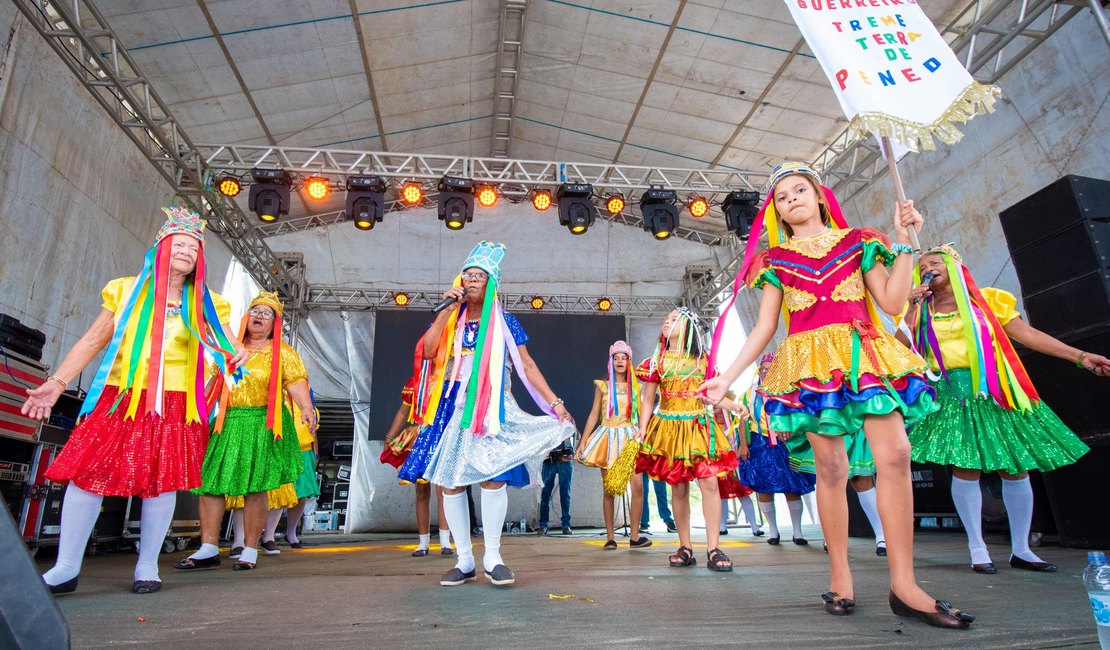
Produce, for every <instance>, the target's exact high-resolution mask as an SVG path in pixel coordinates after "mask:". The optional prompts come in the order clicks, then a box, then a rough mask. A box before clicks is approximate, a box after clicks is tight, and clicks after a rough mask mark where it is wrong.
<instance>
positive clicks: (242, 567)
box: [231, 560, 256, 571]
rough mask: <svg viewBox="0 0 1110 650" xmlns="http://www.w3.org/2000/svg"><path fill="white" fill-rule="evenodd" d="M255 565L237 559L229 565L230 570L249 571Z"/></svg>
mask: <svg viewBox="0 0 1110 650" xmlns="http://www.w3.org/2000/svg"><path fill="white" fill-rule="evenodd" d="M255 566H256V564H255V563H254V562H244V561H242V560H239V561H238V562H236V563H235V564H233V565H231V570H232V571H250V570H251V569H253V568H254V567H255Z"/></svg>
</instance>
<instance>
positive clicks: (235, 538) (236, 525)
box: [231, 508, 246, 548]
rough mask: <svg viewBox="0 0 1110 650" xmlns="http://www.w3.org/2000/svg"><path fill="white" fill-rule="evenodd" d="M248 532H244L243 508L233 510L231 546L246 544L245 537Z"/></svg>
mask: <svg viewBox="0 0 1110 650" xmlns="http://www.w3.org/2000/svg"><path fill="white" fill-rule="evenodd" d="M245 537H246V533H244V532H243V509H242V508H239V509H238V510H232V511H231V548H243V547H244V546H246V543H244V539H245Z"/></svg>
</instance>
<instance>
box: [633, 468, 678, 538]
mask: <svg viewBox="0 0 1110 650" xmlns="http://www.w3.org/2000/svg"><path fill="white" fill-rule="evenodd" d="M640 476H642V477H644V509H643V510H641V511H640V527H641V528H645V527H647V525H648V523H650V520H651V513H650V512H649V511H648V481H651V483H652V484H653V485H654V487H655V504H656V506H657V509H658V510H659V518H660V519H662V520H663V523H664V524H666V525H668V526H670V527H671V528H674V517H673V516H672V515H671V508H670V506H669V505H668V504H667V484H666V483H664V482H663V481H655V480H652V479H649V478H648V475H647V474H646V473H644V474H641V475H640Z"/></svg>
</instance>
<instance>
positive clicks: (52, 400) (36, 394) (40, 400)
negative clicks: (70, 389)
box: [19, 379, 65, 420]
mask: <svg viewBox="0 0 1110 650" xmlns="http://www.w3.org/2000/svg"><path fill="white" fill-rule="evenodd" d="M63 391H65V389H64V388H63V387H62V385H61V384H59V383H58V382H56V381H54V380H52V379H47V380H46V381H44V382H43V383H42V384H41V385H39V387H38V388H28V389H27V401H26V402H24V403H23V406H22V407H20V409H19V412H20V413H22V414H23V415H25V416H27V417H29V418H31V419H32V420H48V419H50V409H51V408H53V407H54V404H56V403H57V401H58V397H59V396H61V394H62V392H63Z"/></svg>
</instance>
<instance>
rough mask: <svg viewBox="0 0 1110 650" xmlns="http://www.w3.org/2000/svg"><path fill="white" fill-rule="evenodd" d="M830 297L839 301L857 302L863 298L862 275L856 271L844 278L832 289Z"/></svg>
mask: <svg viewBox="0 0 1110 650" xmlns="http://www.w3.org/2000/svg"><path fill="white" fill-rule="evenodd" d="M832 299H833V300H838V301H840V302H859V301H860V300H863V275H861V274H860V272H859V271H856V272H854V273H852V274H851V275H849V276H848V277H846V278H844V281H843V282H841V283H840V284H838V285H836V288H835V289H833V292H832Z"/></svg>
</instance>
